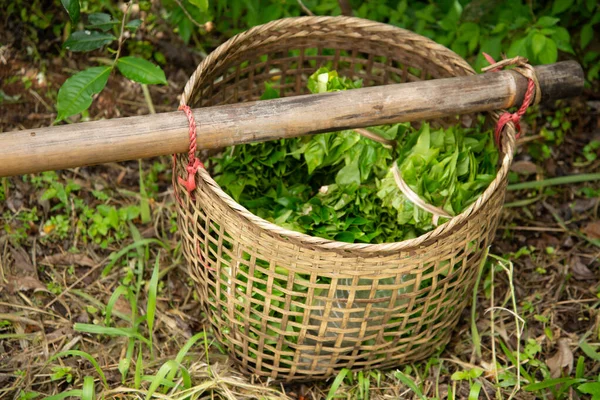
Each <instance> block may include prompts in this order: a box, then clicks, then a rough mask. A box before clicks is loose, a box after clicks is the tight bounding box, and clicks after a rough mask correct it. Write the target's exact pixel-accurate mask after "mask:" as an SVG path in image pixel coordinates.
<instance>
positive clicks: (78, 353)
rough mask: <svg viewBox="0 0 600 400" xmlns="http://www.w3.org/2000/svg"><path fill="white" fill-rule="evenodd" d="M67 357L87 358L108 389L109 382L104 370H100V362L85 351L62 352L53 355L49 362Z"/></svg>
mask: <svg viewBox="0 0 600 400" xmlns="http://www.w3.org/2000/svg"><path fill="white" fill-rule="evenodd" d="M65 356H73V357H82V358H85V359H86V360H87V361H89V363H90V364H92V366H93V367H94V369H95V370H96V372H97V373H98V375H99V376H100V379H102V383H103V384H104V387H105V388H108V382H107V381H106V376H105V375H104V372H103V370H102V368H100V365H99V364H98V361H96V359H95V358H94V357H93V356H92V355H90V354H88V353H86V352H85V351H81V350H67V351H62V352H60V353H56V354H55V355H53V356H52V357H50V358H49V359H48V362H51V361H53V360H56V359H57V358H61V357H65Z"/></svg>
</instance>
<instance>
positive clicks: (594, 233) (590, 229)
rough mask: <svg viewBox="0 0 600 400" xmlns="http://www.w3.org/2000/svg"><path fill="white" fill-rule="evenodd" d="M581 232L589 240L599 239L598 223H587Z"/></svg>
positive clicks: (599, 229) (599, 227) (599, 222)
mask: <svg viewBox="0 0 600 400" xmlns="http://www.w3.org/2000/svg"><path fill="white" fill-rule="evenodd" d="M581 231H582V232H583V233H584V234H585V235H586V236H588V237H589V238H590V239H600V221H593V222H590V223H588V224H587V225H586V226H585V227H584V228H583V229H582V230H581Z"/></svg>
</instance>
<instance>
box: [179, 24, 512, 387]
mask: <svg viewBox="0 0 600 400" xmlns="http://www.w3.org/2000/svg"><path fill="white" fill-rule="evenodd" d="M324 65H327V66H329V67H330V68H332V69H335V70H337V71H338V73H339V74H340V75H343V76H347V77H350V78H353V79H357V78H361V79H363V86H374V85H383V84H389V83H399V82H410V81H416V80H422V79H430V78H444V77H450V76H458V75H469V74H473V73H474V72H473V70H472V69H471V67H470V66H469V65H468V64H467V63H466V62H465V61H464V60H462V59H461V58H460V57H458V56H457V55H456V54H455V53H453V52H451V51H450V50H448V49H447V48H445V47H443V46H440V45H438V44H436V43H434V42H432V41H431V40H429V39H427V38H424V37H422V36H419V35H416V34H414V33H411V32H408V31H406V30H403V29H399V28H395V27H392V26H389V25H384V24H380V23H376V22H372V21H365V20H362V19H357V18H349V17H302V18H294V19H285V20H279V21H274V22H271V23H269V24H266V25H263V26H260V27H256V28H253V29H251V30H249V31H247V32H244V33H242V34H240V35H238V36H236V37H234V38H232V39H231V40H230V41H228V42H227V43H225V44H224V45H222V46H221V47H219V48H218V49H217V50H215V51H214V52H213V53H211V54H210V55H209V56H208V57H207V58H206V59H205V60H204V61H203V62H202V64H201V65H200V66H199V67H198V69H197V70H196V72H195V73H194V75H193V76H192V78H191V79H190V81H189V82H188V85H187V86H186V89H185V91H184V94H183V97H182V103H183V104H188V105H190V106H191V107H205V106H214V105H220V104H228V103H236V102H244V101H252V100H257V99H258V98H259V97H260V95H261V94H262V92H263V91H264V82H266V81H268V82H271V83H273V84H274V86H273V87H274V88H276V89H278V90H279V91H280V95H281V96H282V97H283V96H293V95H299V94H305V93H307V90H306V89H305V87H306V80H307V77H308V76H310V74H312V73H313V72H314V71H315V70H316V69H317V68H319V67H320V66H324ZM490 116H491V117H492V119H494V120H495V119H497V114H496V113H492V114H490ZM307 118H310V116H307ZM198 124H199V126H200V131H201V127H202V121H198ZM199 140H202V139H201V136H200V137H199ZM503 148H504V149H505V150H506V154H505V155H504V156H503V159H502V163H501V165H500V166H499V173H498V177H497V178H496V180H495V181H494V182H493V183H492V184H491V185H490V187H489V188H488V189H487V190H486V192H485V193H484V194H483V195H482V196H481V198H480V199H479V200H478V201H477V202H475V203H474V204H472V205H471V206H470V207H469V208H468V209H467V210H465V211H464V212H463V213H462V214H461V215H459V216H457V217H455V218H453V219H452V220H450V221H448V222H446V223H445V224H443V225H441V226H439V227H438V228H436V229H435V230H434V231H432V232H429V233H427V234H425V235H422V236H420V237H418V238H415V239H411V240H407V241H403V242H399V243H383V244H354V243H341V242H335V241H331V240H326V239H322V238H317V237H311V236H308V235H305V234H302V233H298V232H293V231H290V230H287V229H285V228H281V227H278V226H276V225H274V224H272V223H270V222H267V221H265V220H263V219H261V218H259V217H256V216H254V215H253V214H251V213H250V212H249V211H248V210H246V209H245V208H243V207H242V206H241V205H239V204H238V203H236V202H235V201H234V200H233V199H232V198H230V197H229V196H228V195H227V194H226V193H225V192H223V190H222V189H221V188H220V187H219V186H218V185H217V184H216V183H215V182H214V180H213V179H212V178H211V177H210V175H209V173H208V172H207V171H205V170H203V169H201V170H200V171H199V172H198V175H197V177H196V181H197V185H198V186H197V188H196V190H195V191H194V192H192V194H191V195H189V194H188V193H187V192H186V190H185V189H183V188H182V187H179V186H178V185H176V190H177V193H178V196H179V199H180V202H179V204H178V211H179V219H178V223H179V230H180V233H181V235H182V240H183V250H184V253H185V256H186V258H187V260H188V262H189V269H190V273H191V276H192V277H193V279H194V281H195V283H196V285H197V288H198V291H199V294H200V297H201V299H202V301H203V305H204V308H205V311H206V313H207V316H208V318H209V319H210V321H211V323H212V324H213V326H214V328H215V333H216V335H217V338H218V339H219V341H221V342H222V343H224V344H225V345H226V347H227V348H228V350H229V352H230V354H231V356H232V358H233V359H234V360H236V362H237V363H238V364H239V365H240V366H241V367H242V369H243V370H245V371H247V372H249V373H252V374H255V375H257V376H262V377H270V378H272V379H277V380H286V381H292V380H310V379H319V378H326V377H329V376H331V375H334V374H336V373H337V372H338V371H339V370H340V369H342V368H356V369H362V368H385V367H392V366H397V365H400V364H402V363H407V362H411V361H415V360H419V359H423V358H425V357H427V356H429V355H431V354H432V353H433V352H435V351H436V349H438V348H439V347H440V346H443V345H445V344H446V343H447V342H448V340H449V339H450V335H451V331H452V329H453V328H454V326H455V325H456V323H457V321H458V318H459V316H460V314H461V312H462V311H463V309H464V308H465V307H466V305H467V303H468V298H469V296H468V292H469V291H470V290H471V289H472V286H473V283H474V280H475V278H476V274H477V269H478V266H479V264H480V262H481V261H482V260H481V259H482V256H483V251H484V249H485V248H486V247H487V246H488V245H489V244H490V242H491V240H493V237H494V232H495V228H496V224H497V221H498V218H499V214H500V211H501V209H502V204H503V201H504V192H505V187H506V175H507V171H508V168H509V166H510V162H511V161H512V150H513V148H514V127H513V126H512V125H509V126H508V128H507V135H506V137H505V138H504V140H503ZM186 164H187V157H186V156H185V155H180V156H178V158H177V165H176V173H177V175H179V176H184V175H185V165H186Z"/></svg>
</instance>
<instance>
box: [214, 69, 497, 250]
mask: <svg viewBox="0 0 600 400" xmlns="http://www.w3.org/2000/svg"><path fill="white" fill-rule="evenodd" d="M361 86H362V82H361V81H360V80H357V81H352V80H350V79H348V78H345V77H340V76H338V74H337V73H336V71H329V70H327V69H326V68H321V69H319V70H318V71H316V72H315V73H314V74H313V75H312V76H311V77H310V78H309V80H308V88H309V90H310V91H311V92H312V93H324V92H334V91H340V90H349V89H354V88H359V87H361ZM276 97H278V93H277V91H276V90H275V89H273V88H272V87H270V86H269V85H268V84H267V86H266V89H265V92H264V94H263V96H262V97H261V99H272V98H276ZM308 117H310V116H308ZM481 125H482V121H479V123H478V125H477V126H476V127H474V128H468V129H467V128H462V127H460V126H453V127H450V128H447V129H433V128H432V127H431V126H430V125H429V124H427V123H423V124H421V126H420V128H419V129H416V128H413V127H412V126H411V125H410V124H409V123H402V124H395V125H386V126H377V127H371V128H369V130H370V131H371V132H372V133H375V134H377V135H379V136H380V137H382V138H384V139H386V140H387V143H389V141H393V143H394V144H395V145H394V146H390V145H388V144H387V143H386V144H382V143H380V142H378V141H374V140H372V139H369V138H367V137H364V136H362V135H361V134H359V133H357V132H355V131H353V130H344V131H341V132H332V133H325V134H318V135H313V136H304V137H300V138H293V139H284V140H278V141H270V142H264V143H252V144H246V145H239V146H234V147H229V148H227V149H226V150H225V151H223V152H222V153H221V154H220V155H219V156H217V157H214V158H211V159H210V160H209V163H208V167H209V170H210V172H211V174H212V175H213V176H214V179H215V181H216V182H217V183H218V184H219V185H220V186H221V187H222V188H223V190H224V191H225V192H226V193H228V194H229V195H230V196H232V197H233V198H234V199H235V200H236V201H237V202H238V203H240V204H241V205H243V206H244V207H246V208H247V209H248V210H249V211H251V212H252V213H253V214H255V215H257V216H259V217H261V218H264V219H266V220H268V221H271V222H273V223H275V224H277V225H279V226H282V227H285V228H288V229H291V230H294V231H298V232H302V233H306V234H309V235H312V236H318V237H322V238H325V239H332V240H337V241H342V242H350V243H384V242H397V241H402V240H406V239H410V238H415V237H417V236H419V235H421V234H423V233H426V232H428V231H430V230H432V229H434V228H435V225H434V224H433V222H432V214H430V213H429V212H427V211H425V210H423V209H422V208H420V207H417V206H415V205H414V204H413V203H412V202H411V201H410V200H409V199H407V198H406V196H405V195H404V194H403V193H402V192H401V191H400V189H399V188H398V186H397V184H396V182H395V180H394V177H393V175H392V173H391V167H392V166H393V163H395V162H397V163H398V168H399V171H400V173H401V176H402V178H403V179H404V181H405V182H406V183H407V184H408V186H409V187H410V188H411V189H412V190H413V191H414V192H415V193H416V194H418V196H419V197H420V198H421V199H422V200H423V201H424V202H425V203H428V204H431V205H433V206H436V207H439V208H441V209H443V210H445V211H446V212H447V213H448V214H450V215H457V214H459V213H460V212H462V211H463V210H464V209H465V208H466V207H468V206H469V205H470V204H471V203H473V202H474V201H475V200H476V199H477V198H478V197H479V196H480V195H481V193H482V192H483V191H484V190H485V189H486V188H487V186H488V185H489V184H490V183H491V182H492V180H493V179H494V178H495V176H496V172H497V162H498V151H497V149H496V147H495V144H494V141H493V135H492V132H491V131H485V132H482V131H481ZM442 222H444V219H441V220H440V222H439V223H442Z"/></svg>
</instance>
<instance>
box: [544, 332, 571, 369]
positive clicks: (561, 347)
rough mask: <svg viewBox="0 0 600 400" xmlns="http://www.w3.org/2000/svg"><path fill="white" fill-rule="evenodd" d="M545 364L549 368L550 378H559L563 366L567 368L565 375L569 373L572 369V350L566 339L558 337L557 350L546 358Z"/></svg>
mask: <svg viewBox="0 0 600 400" xmlns="http://www.w3.org/2000/svg"><path fill="white" fill-rule="evenodd" d="M546 365H547V366H548V368H550V376H551V377H552V378H560V377H561V376H562V374H563V369H564V368H566V369H567V371H566V376H569V375H571V371H572V370H573V352H572V351H571V349H570V348H569V341H568V339H566V338H561V339H558V351H557V352H556V354H554V355H553V356H552V357H550V358H549V359H547V360H546Z"/></svg>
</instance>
